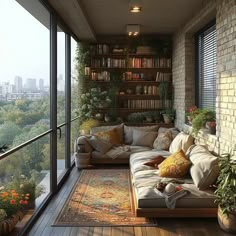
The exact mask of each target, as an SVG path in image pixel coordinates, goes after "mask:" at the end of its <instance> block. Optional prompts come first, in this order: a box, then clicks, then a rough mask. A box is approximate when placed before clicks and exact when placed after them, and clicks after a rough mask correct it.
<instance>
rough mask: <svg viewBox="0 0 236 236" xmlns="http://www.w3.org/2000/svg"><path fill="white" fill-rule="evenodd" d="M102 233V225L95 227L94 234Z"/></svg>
mask: <svg viewBox="0 0 236 236" xmlns="http://www.w3.org/2000/svg"><path fill="white" fill-rule="evenodd" d="M101 235H102V227H94V229H93V236H101Z"/></svg>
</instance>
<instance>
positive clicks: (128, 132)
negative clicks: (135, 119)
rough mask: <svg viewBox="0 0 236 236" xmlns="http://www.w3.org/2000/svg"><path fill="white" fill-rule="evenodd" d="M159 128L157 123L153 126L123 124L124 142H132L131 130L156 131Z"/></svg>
mask: <svg viewBox="0 0 236 236" xmlns="http://www.w3.org/2000/svg"><path fill="white" fill-rule="evenodd" d="M158 128H159V126H158V125H153V126H140V127H139V126H126V125H124V143H125V144H131V143H132V142H133V131H134V130H135V129H136V130H143V131H157V130H158Z"/></svg>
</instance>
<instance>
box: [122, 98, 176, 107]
mask: <svg viewBox="0 0 236 236" xmlns="http://www.w3.org/2000/svg"><path fill="white" fill-rule="evenodd" d="M170 106H171V100H165V101H162V100H154V99H151V100H144V99H140V100H132V99H129V100H127V101H126V102H125V103H124V108H129V109H162V108H163V107H167V108H168V107H170Z"/></svg>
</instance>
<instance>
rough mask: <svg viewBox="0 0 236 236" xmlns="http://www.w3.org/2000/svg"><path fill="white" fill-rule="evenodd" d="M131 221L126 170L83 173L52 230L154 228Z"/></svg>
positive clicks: (150, 221)
mask: <svg viewBox="0 0 236 236" xmlns="http://www.w3.org/2000/svg"><path fill="white" fill-rule="evenodd" d="M156 225H157V224H156V222H155V220H154V219H148V218H144V217H135V214H134V204H133V196H132V191H131V185H130V176H129V170H128V169H89V170H83V171H82V174H81V176H80V178H79V179H78V181H77V183H76V184H75V187H74V189H73V190H72V192H71V194H70V196H69V198H68V199H67V201H66V203H65V204H64V206H63V208H62V210H61V212H60V213H59V215H58V216H57V218H56V220H55V222H54V223H53V226H156Z"/></svg>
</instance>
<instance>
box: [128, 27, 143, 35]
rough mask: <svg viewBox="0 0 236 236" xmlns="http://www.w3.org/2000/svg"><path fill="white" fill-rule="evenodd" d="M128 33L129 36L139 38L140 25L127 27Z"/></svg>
mask: <svg viewBox="0 0 236 236" xmlns="http://www.w3.org/2000/svg"><path fill="white" fill-rule="evenodd" d="M126 32H127V33H128V35H129V36H137V35H138V34H139V32H140V25H126Z"/></svg>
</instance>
